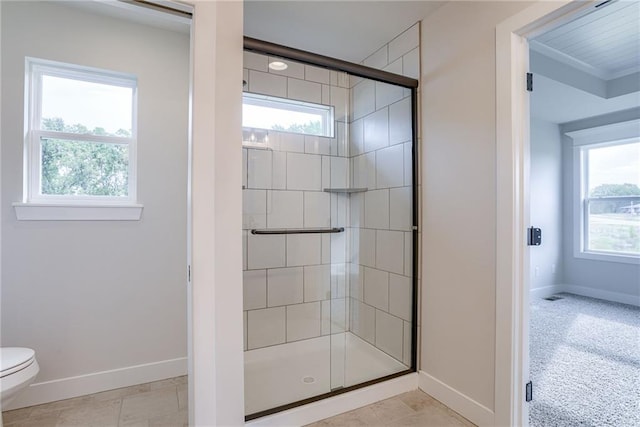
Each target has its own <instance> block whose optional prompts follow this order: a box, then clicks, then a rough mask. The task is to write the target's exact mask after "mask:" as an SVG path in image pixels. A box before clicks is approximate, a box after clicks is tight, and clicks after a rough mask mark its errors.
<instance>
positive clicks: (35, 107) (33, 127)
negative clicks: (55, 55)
mask: <svg viewBox="0 0 640 427" xmlns="http://www.w3.org/2000/svg"><path fill="white" fill-rule="evenodd" d="M43 76H55V77H61V78H67V79H73V80H79V81H86V82H92V83H100V84H106V85H111V86H119V87H127V88H131V89H132V100H131V103H132V117H131V123H132V129H131V137H115V136H102V135H93V134H77V133H70V132H60V131H49V130H43V129H41V123H42V77H43ZM25 83H26V84H25V104H26V105H25V119H24V124H25V132H24V135H25V149H24V183H23V200H22V202H20V203H14V207H15V209H16V215H17V217H18V219H23V220H42V219H44V220H56V219H63V220H83V219H88V220H110V219H115V220H118V219H122V220H132V219H139V218H140V215H141V213H142V205H139V204H137V202H136V201H137V133H138V129H137V103H138V101H137V78H136V77H135V76H133V75H130V74H125V73H118V72H113V71H107V70H103V69H98V68H93V67H86V66H80V65H73V64H67V63H61V62H57V61H49V60H43V59H38V58H30V57H27V58H25ZM43 137H44V138H47V137H48V138H56V139H66V140H73V141H79V142H89V143H106V144H126V145H127V146H128V153H129V159H128V161H129V164H128V171H127V173H128V176H127V180H128V188H127V196H96V195H58V194H55V195H54V194H42V193H41V189H42V186H41V182H42V159H41V153H42V150H41V138H43ZM65 207H68V208H70V209H64V208H65ZM100 208H109V209H106V210H103V209H100Z"/></svg>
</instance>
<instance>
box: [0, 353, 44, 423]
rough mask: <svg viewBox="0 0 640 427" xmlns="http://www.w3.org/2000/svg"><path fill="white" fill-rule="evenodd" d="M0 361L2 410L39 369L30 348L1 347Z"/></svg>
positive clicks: (34, 354) (30, 381) (31, 380)
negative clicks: (0, 367)
mask: <svg viewBox="0 0 640 427" xmlns="http://www.w3.org/2000/svg"><path fill="white" fill-rule="evenodd" d="M0 360H1V362H2V363H1V366H2V371H1V372H0V396H1V400H2V402H1V404H2V406H1V407H2V409H3V410H4V409H5V408H6V405H8V404H9V402H11V401H12V400H13V399H14V398H15V397H16V396H17V395H18V394H19V393H20V391H22V390H23V389H25V388H26V387H27V386H28V385H29V384H31V383H32V382H33V380H35V378H36V375H37V374H38V371H40V367H39V366H38V362H37V361H36V352H35V351H33V350H31V349H30V348H22V347H2V348H0Z"/></svg>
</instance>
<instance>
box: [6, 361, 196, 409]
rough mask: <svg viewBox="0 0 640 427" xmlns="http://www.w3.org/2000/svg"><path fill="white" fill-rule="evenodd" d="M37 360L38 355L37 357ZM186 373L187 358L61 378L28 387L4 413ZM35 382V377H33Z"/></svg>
mask: <svg viewBox="0 0 640 427" xmlns="http://www.w3.org/2000/svg"><path fill="white" fill-rule="evenodd" d="M36 358H37V355H36ZM186 374H187V358H186V357H181V358H178V359H170V360H163V361H160V362H153V363H146V364H144V365H136V366H128V367H126V368H120V369H112V370H110V371H102V372H94V373H91V374H87V375H79V376H77V377H69V378H60V379H57V380H52V381H45V382H40V383H38V382H36V383H33V384H31V385H30V386H29V387H28V388H27V389H26V390H24V392H23V393H21V394H20V395H19V396H18V397H17V398H16V399H15V400H14V401H13V402H11V404H9V405H8V407H7V408H2V409H3V410H5V411H6V410H9V409H17V408H23V407H25V406H33V405H39V404H41V403H48V402H54V401H56V400H62V399H70V398H72V397H78V396H84V395H87V394H92V393H99V392H101V391H106V390H113V389H115V388H121V387H128V386H132V385H137V384H144V383H148V382H152V381H159V380H164V379H166V378H173V377H179V376H181V375H186ZM36 380H37V377H36Z"/></svg>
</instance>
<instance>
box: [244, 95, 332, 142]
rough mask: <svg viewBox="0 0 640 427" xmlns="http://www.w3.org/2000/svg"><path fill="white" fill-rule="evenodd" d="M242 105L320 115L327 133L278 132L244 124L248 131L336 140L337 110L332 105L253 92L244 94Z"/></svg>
mask: <svg viewBox="0 0 640 427" xmlns="http://www.w3.org/2000/svg"><path fill="white" fill-rule="evenodd" d="M242 104H243V105H245V104H247V105H255V106H259V107H269V108H273V109H279V110H283V111H292V112H297V113H309V114H318V115H320V116H321V117H322V119H321V121H322V129H326V131H327V132H326V133H325V134H323V135H314V134H309V133H304V132H295V131H276V130H275V129H267V128H260V127H256V126H248V125H246V124H245V123H244V122H243V123H242V126H243V127H244V128H247V129H265V130H268V131H274V132H287V133H297V134H301V135H309V136H317V137H320V138H334V137H335V132H334V121H335V110H334V107H333V106H331V105H324V104H317V103H312V102H306V101H297V100H293V99H287V98H279V97H276V96H269V95H260V94H257V93H253V92H244V93H243V94H242Z"/></svg>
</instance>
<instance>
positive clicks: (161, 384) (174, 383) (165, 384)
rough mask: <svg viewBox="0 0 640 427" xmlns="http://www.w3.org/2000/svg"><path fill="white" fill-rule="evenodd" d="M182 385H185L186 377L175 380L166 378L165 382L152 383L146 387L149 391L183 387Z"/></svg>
mask: <svg viewBox="0 0 640 427" xmlns="http://www.w3.org/2000/svg"><path fill="white" fill-rule="evenodd" d="M183 384H187V376H186V375H183V376H181V377H175V378H167V379H166V380H160V381H154V382H152V383H149V384H148V385H149V388H150V389H151V390H157V389H160V388H165V387H173V386H177V385H183Z"/></svg>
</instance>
